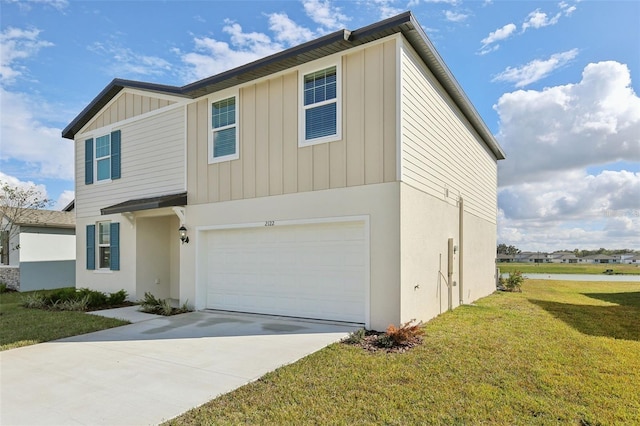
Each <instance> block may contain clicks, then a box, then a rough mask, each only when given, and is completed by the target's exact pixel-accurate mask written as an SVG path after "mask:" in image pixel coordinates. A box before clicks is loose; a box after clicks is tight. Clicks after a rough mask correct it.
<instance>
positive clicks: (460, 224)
mask: <svg viewBox="0 0 640 426" xmlns="http://www.w3.org/2000/svg"><path fill="white" fill-rule="evenodd" d="M459 207H460V212H459V214H460V216H459V218H458V292H459V295H460V305H462V304H463V303H464V285H463V284H464V274H463V269H464V262H463V260H464V200H463V199H462V197H460V201H459Z"/></svg>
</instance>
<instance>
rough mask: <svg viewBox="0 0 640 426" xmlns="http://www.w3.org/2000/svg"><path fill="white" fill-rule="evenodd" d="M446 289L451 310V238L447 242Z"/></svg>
mask: <svg viewBox="0 0 640 426" xmlns="http://www.w3.org/2000/svg"><path fill="white" fill-rule="evenodd" d="M447 246H448V247H447V287H448V296H449V310H452V309H453V238H449V240H448V241H447Z"/></svg>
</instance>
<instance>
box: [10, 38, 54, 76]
mask: <svg viewBox="0 0 640 426" xmlns="http://www.w3.org/2000/svg"><path fill="white" fill-rule="evenodd" d="M40 33H41V31H40V30H39V29H31V30H24V29H20V28H13V27H8V28H6V29H5V30H4V31H2V33H0V81H1V82H2V84H12V83H14V82H15V80H16V79H17V78H18V77H20V76H22V75H24V73H25V71H26V69H25V68H24V67H22V66H21V65H19V62H20V61H22V60H25V59H29V58H31V57H33V56H35V55H37V54H38V52H39V51H40V49H42V48H43V47H50V46H53V43H51V42H49V41H46V40H39V36H40Z"/></svg>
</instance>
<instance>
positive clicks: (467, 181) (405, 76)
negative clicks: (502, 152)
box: [401, 43, 497, 223]
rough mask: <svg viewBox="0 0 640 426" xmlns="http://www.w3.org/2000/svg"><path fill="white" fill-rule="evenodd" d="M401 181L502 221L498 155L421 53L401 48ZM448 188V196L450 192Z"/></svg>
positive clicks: (409, 48) (467, 209)
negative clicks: (438, 79) (459, 200)
mask: <svg viewBox="0 0 640 426" xmlns="http://www.w3.org/2000/svg"><path fill="white" fill-rule="evenodd" d="M401 61H402V62H401V69H402V71H401V79H402V96H401V108H402V111H401V117H402V124H401V132H402V135H401V138H402V153H401V155H402V173H401V180H402V181H403V182H406V183H408V184H409V185H411V186H413V187H415V188H416V189H419V190H420V191H423V192H425V193H427V194H430V195H433V196H434V197H437V198H440V199H444V200H445V201H447V202H451V203H455V201H456V200H457V198H458V196H461V197H462V198H463V199H464V206H465V211H466V212H468V213H470V214H473V215H475V216H477V217H480V218H482V219H485V220H487V221H489V222H491V223H496V206H497V198H496V197H497V195H496V188H497V160H496V158H495V156H494V155H493V154H491V153H490V151H489V150H488V148H487V147H486V145H485V144H484V142H483V141H482V139H481V138H480V136H479V135H478V134H477V133H476V131H475V130H474V129H473V128H472V126H471V124H470V123H469V122H468V120H467V119H466V118H465V117H464V115H463V114H462V113H461V112H460V111H459V110H458V108H457V107H456V106H455V104H454V102H453V100H452V99H451V98H450V96H449V95H448V94H447V93H446V92H445V90H444V89H443V87H442V86H441V85H440V84H439V83H438V82H437V80H436V79H435V77H434V75H433V74H432V73H431V71H430V70H429V69H428V68H427V67H426V66H425V64H424V62H422V60H421V59H420V58H419V57H418V55H417V54H416V52H415V51H414V50H413V48H411V46H409V45H408V43H404V44H403V46H402V49H401ZM447 193H448V195H447Z"/></svg>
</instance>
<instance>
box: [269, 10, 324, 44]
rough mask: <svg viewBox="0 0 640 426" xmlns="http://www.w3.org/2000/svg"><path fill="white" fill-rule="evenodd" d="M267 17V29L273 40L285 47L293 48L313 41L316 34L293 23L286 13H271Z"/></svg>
mask: <svg viewBox="0 0 640 426" xmlns="http://www.w3.org/2000/svg"><path fill="white" fill-rule="evenodd" d="M268 16H269V29H270V30H271V31H272V32H273V33H274V34H275V36H274V37H275V39H276V40H277V41H279V42H282V43H284V44H286V45H287V46H293V45H297V44H301V43H304V42H306V41H309V40H311V39H313V38H314V37H315V36H316V34H314V32H313V31H311V30H310V29H308V28H305V27H303V26H301V25H298V24H297V23H295V22H294V21H293V20H291V18H289V16H287V14H286V13H272V14H271V15H268Z"/></svg>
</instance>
